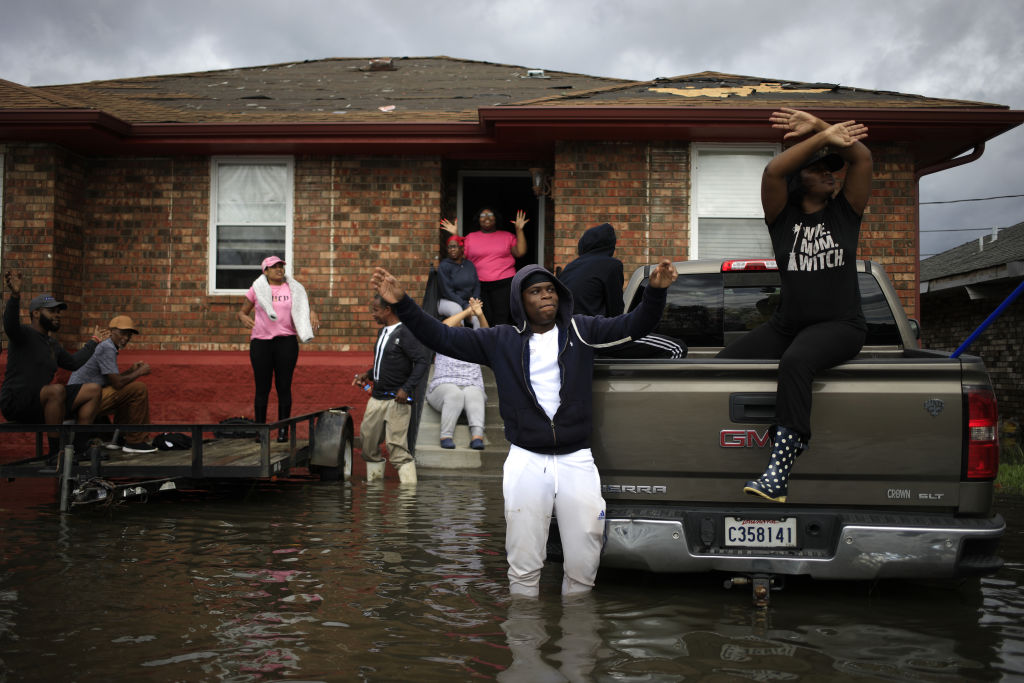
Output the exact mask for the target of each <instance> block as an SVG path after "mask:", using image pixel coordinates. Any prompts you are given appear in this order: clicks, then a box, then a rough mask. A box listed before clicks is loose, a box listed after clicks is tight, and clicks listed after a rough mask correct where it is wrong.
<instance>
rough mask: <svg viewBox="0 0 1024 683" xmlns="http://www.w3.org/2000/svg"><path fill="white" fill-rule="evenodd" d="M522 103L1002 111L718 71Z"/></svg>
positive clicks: (837, 86)
mask: <svg viewBox="0 0 1024 683" xmlns="http://www.w3.org/2000/svg"><path fill="white" fill-rule="evenodd" d="M518 104H520V105H533V106H544V105H546V106H560V107H563V106H568V105H571V104H577V105H583V106H616V107H625V106H634V107H717V106H721V107H778V106H789V107H794V108H798V109H799V108H801V107H806V108H822V107H828V108H851V107H871V106H879V107H929V108H931V107H963V106H972V107H977V106H982V107H999V108H1005V107H1002V106H1001V105H996V104H986V103H982V102H968V101H963V100H945V99H938V98H934V97H923V96H921V95H907V94H903V93H898V92H888V91H880V90H863V89H860V88H849V87H844V86H841V85H839V84H837V83H802V82H797V81H783V80H772V79H767V78H762V77H757V76H739V75H736V74H726V73H720V72H717V71H702V72H700V73H695V74H689V75H685V76H675V77H673V78H656V79H654V80H652V81H645V82H633V83H625V84H619V85H612V86H607V87H604V88H600V89H595V90H592V91H585V92H565V93H559V94H557V95H549V96H547V97H544V98H541V99H538V100H534V101H530V102H520V103H518Z"/></svg>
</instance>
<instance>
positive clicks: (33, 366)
mask: <svg viewBox="0 0 1024 683" xmlns="http://www.w3.org/2000/svg"><path fill="white" fill-rule="evenodd" d="M4 282H5V284H6V286H7V289H8V290H9V291H10V297H8V299H7V305H6V306H5V307H4V314H3V326H4V332H6V333H7V342H8V347H7V369H6V371H5V374H4V381H3V385H2V386H0V412H2V413H3V416H4V417H5V418H6V419H8V420H10V421H11V422H21V423H22V424H48V425H59V424H61V423H62V422H63V421H64V420H75V421H76V422H77V423H78V424H92V421H93V418H94V417H95V416H96V412H97V410H98V409H99V405H100V387H99V386H98V385H96V384H73V383H72V384H68V385H67V386H64V385H63V384H51V383H50V382H52V381H53V376H54V375H55V374H56V372H57V368H58V367H61V368H64V369H66V370H76V369H78V368H79V367H81V366H82V364H83V363H85V362H86V360H87V359H88V358H89V357H90V356H92V353H93V350H94V349H96V345H97V344H98V343H99V342H100V341H102V340H103V339H104V338H105V337H106V331H101V330H100V328H99V326H97V327H96V329H95V330H94V331H93V337H92V339H91V340H89V341H87V342H86V343H85V345H84V346H82V348H81V349H79V351H78V353H76V354H74V355H72V354H70V353H68V352H67V351H66V350H65V349H64V347H63V346H61V344H60V342H58V341H57V340H56V339H54V338H53V337H52V336H50V333H51V332H58V331H60V314H61V311H63V310H64V309H66V308H67V307H68V306H67V304H65V303H64V302H63V301H57V300H56V299H55V298H53V297H52V296H51V295H49V294H40V295H39V296H37V297H35V298H34V299H32V301H31V302H30V303H29V320H30V324H29V325H22V324H21V322H20V317H21V315H20V314H21V284H22V278H21V273H18V272H13V271H7V272H6V273H4ZM47 437H48V439H49V445H50V453H49V462H50V463H56V461H57V452H58V450H59V444H60V439H59V436H58V434H57V432H50V433H48V434H47Z"/></svg>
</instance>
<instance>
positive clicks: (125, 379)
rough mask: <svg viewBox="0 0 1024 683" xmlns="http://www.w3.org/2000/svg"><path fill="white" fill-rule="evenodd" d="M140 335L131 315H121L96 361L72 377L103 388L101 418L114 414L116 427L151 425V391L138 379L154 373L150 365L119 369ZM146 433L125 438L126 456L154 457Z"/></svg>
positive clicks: (72, 380) (94, 357)
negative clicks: (121, 355)
mask: <svg viewBox="0 0 1024 683" xmlns="http://www.w3.org/2000/svg"><path fill="white" fill-rule="evenodd" d="M138 333H139V331H138V330H137V329H135V323H134V322H132V319H131V318H130V317H128V316H127V315H118V316H114V318H113V319H112V320H111V321H110V337H109V338H108V339H105V340H104V341H102V342H100V344H99V346H97V347H96V352H95V353H93V354H92V358H90V359H89V360H88V361H86V363H85V365H83V366H82V367H80V368H79V369H77V370H75V371H74V372H73V373H71V378H70V379H69V380H68V382H69V383H71V384H85V383H88V382H92V383H95V384H99V385H100V386H101V387H103V390H102V392H101V394H100V409H99V414H100V415H106V414H107V413H113V415H114V423H115V424H124V425H143V424H149V390H148V388H147V387H146V385H145V384H143V383H142V382H139V381H138V379H139V378H140V377H143V376H145V375H148V374H149V373H150V368H149V363H146V362H145V361H139V362H137V363H133V364H132V366H131V367H130V368H128V369H127V370H125V371H124V372H121V371H120V370H119V369H118V367H117V354H119V353H120V352H121V350H122V349H124V347H126V346H128V342H130V341H131V340H132V337H133V336H135V335H137V334H138ZM146 436H147V435H146V434H145V433H143V432H128V433H126V434H125V435H124V449H123V450H124V452H125V453H152V452H154V451H156V446H154V445H153V444H152V443H150V442H149V440H148V439H147V438H146Z"/></svg>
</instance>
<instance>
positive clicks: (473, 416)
mask: <svg viewBox="0 0 1024 683" xmlns="http://www.w3.org/2000/svg"><path fill="white" fill-rule="evenodd" d="M470 316H475V317H476V319H477V320H479V321H480V327H487V326H488V325H487V318H485V317H484V310H483V303H482V302H481V301H480V299H473V298H470V300H469V306H468V307H467V308H466V309H465V310H463V311H461V312H460V313H456V314H455V315H453V316H450V317H448V318H445V320H444V324H445V325H448V326H449V327H455V326H456V325H461V324H462V321H463V320H465V319H466V318H468V317H470ZM426 398H427V403H429V404H430V405H431V407H433V408H434V410H437V411H438V412H439V413H441V448H455V439H454V435H455V423H456V422H457V421H458V419H459V415H460V414H461V413H462V411H463V410H465V411H466V420H467V421H468V422H469V435H470V441H469V447H470V448H474V449H476V450H478V451H480V450H483V448H484V411H485V409H486V407H487V395H486V394H485V393H484V377H483V374H482V373H481V372H480V366H479V365H477V364H476V363H467V362H465V361H461V360H456V359H455V358H450V357H449V356H445V355H444V354H441V353H439V354H437V356H436V357H435V358H434V378H433V379H432V380H431V382H430V386H428V387H427V396H426Z"/></svg>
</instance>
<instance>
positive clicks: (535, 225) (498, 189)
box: [458, 171, 544, 270]
mask: <svg viewBox="0 0 1024 683" xmlns="http://www.w3.org/2000/svg"><path fill="white" fill-rule="evenodd" d="M543 200H544V198H543V197H537V196H536V195H535V194H534V193H533V181H532V180H531V178H530V173H529V172H528V171H460V172H459V207H458V215H459V229H460V231H461V232H462V234H463V235H468V234H469V233H471V232H475V231H477V230H479V225H477V223H476V220H475V219H476V215H477V213H478V212H479V211H480V209H482V208H484V207H485V206H488V207H490V208H491V209H492V210H494V211H495V213H497V214H499V215H500V220H499V222H498V224H497V227H498V229H499V230H506V231H508V232H511V233H513V234H515V228H514V227H513V225H512V220H513V219H514V218H515V217H516V211H518V210H520V209H522V210H523V211H525V212H526V217H527V218H528V219H530V222H529V223H527V224H526V227H525V228H524V229H523V234H524V235H525V236H526V254H525V255H524V256H523V257H522V258H519V259H516V270H519V269H520V268H522V267H523V266H525V265H527V264H529V263H543V254H544V204H543Z"/></svg>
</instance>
